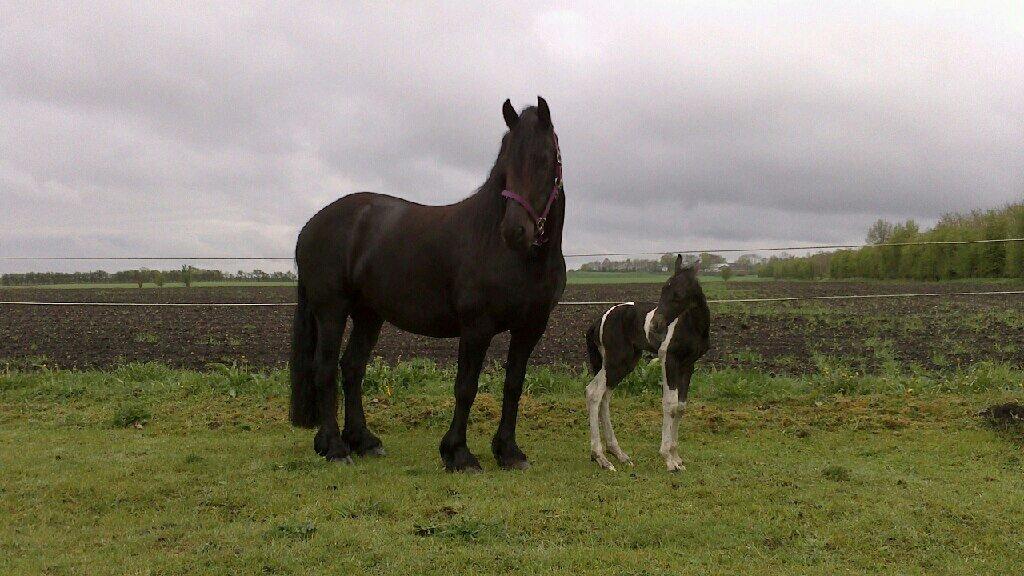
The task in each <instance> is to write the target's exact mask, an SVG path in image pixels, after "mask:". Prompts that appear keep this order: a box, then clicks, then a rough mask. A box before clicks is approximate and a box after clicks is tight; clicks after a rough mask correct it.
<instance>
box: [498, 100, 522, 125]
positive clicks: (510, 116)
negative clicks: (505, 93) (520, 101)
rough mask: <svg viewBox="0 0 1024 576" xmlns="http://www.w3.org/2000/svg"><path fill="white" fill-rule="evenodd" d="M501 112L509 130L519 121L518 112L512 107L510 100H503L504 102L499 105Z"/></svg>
mask: <svg viewBox="0 0 1024 576" xmlns="http://www.w3.org/2000/svg"><path fill="white" fill-rule="evenodd" d="M501 114H502V116H504V117H505V125H506V126H508V129H509V130H511V129H513V128H515V127H516V124H518V123H519V114H517V113H516V109H515V108H513V107H512V101H511V100H505V104H504V105H503V106H502V107H501Z"/></svg>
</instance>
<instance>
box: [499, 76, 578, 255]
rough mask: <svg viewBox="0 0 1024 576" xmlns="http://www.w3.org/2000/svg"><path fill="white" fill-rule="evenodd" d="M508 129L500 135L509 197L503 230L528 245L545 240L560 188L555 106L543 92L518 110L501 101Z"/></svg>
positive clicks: (511, 242)
mask: <svg viewBox="0 0 1024 576" xmlns="http://www.w3.org/2000/svg"><path fill="white" fill-rule="evenodd" d="M502 113H503V114H504V116H505V124H507V125H508V133H507V134H505V137H504V138H503V139H502V143H501V153H500V155H499V159H498V161H499V163H501V165H502V167H503V168H504V170H503V171H504V174H505V183H504V184H505V189H504V191H503V192H502V195H503V196H504V197H505V198H507V199H508V200H506V202H505V213H504V215H503V216H502V219H501V236H502V238H503V239H504V240H505V244H507V245H508V247H509V248H512V249H513V250H521V251H525V250H528V249H529V248H530V247H531V246H533V245H534V244H542V243H544V242H546V241H547V237H546V233H547V232H548V231H547V230H546V229H545V226H546V225H547V219H548V215H549V213H550V211H551V210H552V207H553V205H554V203H555V200H556V199H557V195H558V194H559V193H560V187H561V177H562V174H561V157H560V155H559V151H558V137H557V136H556V135H555V129H554V127H553V126H552V124H551V111H550V110H548V103H547V102H545V101H544V99H543V98H541V97H539V96H538V97H537V106H530V107H529V108H527V109H525V110H523V112H522V114H517V113H516V110H515V108H513V107H512V103H511V102H510V101H508V100H505V105H504V106H503V107H502Z"/></svg>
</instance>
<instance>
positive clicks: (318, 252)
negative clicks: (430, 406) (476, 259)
mask: <svg viewBox="0 0 1024 576" xmlns="http://www.w3.org/2000/svg"><path fill="white" fill-rule="evenodd" d="M449 210H450V207H448V206H426V205H423V204H417V203H415V202H409V201H407V200H403V199H401V198H396V197H394V196H388V195H386V194H375V193H370V192H360V193H356V194H351V195H348V196H344V197H342V198H339V199H338V200H336V201H334V202H332V203H331V204H329V205H328V206H326V207H325V208H324V209H322V210H321V211H320V212H318V213H317V214H316V215H315V216H313V218H311V219H310V221H309V222H308V223H307V224H306V226H305V227H304V228H303V230H302V232H300V234H299V241H298V244H297V245H296V263H297V265H298V268H299V280H300V282H302V283H303V284H304V285H306V286H307V288H311V289H312V290H313V291H314V294H313V295H312V298H314V299H320V300H332V299H334V298H336V297H338V296H339V295H340V296H343V297H344V298H345V299H346V301H348V302H349V303H350V304H352V305H354V306H359V307H363V308H368V309H372V310H374V311H375V312H376V313H377V314H378V315H380V316H381V317H383V318H384V319H385V320H387V321H389V322H391V323H392V324H395V325H397V326H399V327H401V328H404V329H406V330H409V331H412V332H416V333H420V334H426V335H431V336H451V335H454V330H455V325H454V323H453V319H452V318H451V315H452V312H451V311H452V308H453V306H452V302H451V301H450V297H449V294H448V293H447V287H448V286H449V285H450V284H451V282H450V277H451V274H452V271H451V268H452V266H451V263H450V262H448V259H449V254H451V253H452V250H451V247H450V246H447V245H446V242H449V243H450V242H452V241H453V240H452V236H453V235H451V234H445V233H444V231H445V230H446V229H447V227H449V225H448V222H447V221H448V220H450V219H449V218H448V217H447V216H448V212H449Z"/></svg>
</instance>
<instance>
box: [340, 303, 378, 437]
mask: <svg viewBox="0 0 1024 576" xmlns="http://www.w3.org/2000/svg"><path fill="white" fill-rule="evenodd" d="M383 323H384V321H383V320H382V319H381V318H380V316H377V315H376V314H374V313H372V312H367V311H364V312H355V313H353V314H352V333H351V334H350V335H349V337H348V344H347V345H346V346H345V353H344V354H342V356H341V381H342V383H343V385H344V387H345V429H344V430H342V432H341V437H342V438H343V439H344V440H345V442H347V443H348V445H349V446H350V447H351V448H352V450H355V452H356V454H359V455H360V456H383V455H384V447H383V446H382V445H381V441H380V438H377V436H375V435H374V434H373V432H370V429H369V428H367V427H366V414H365V413H364V412H363V377H365V376H366V363H367V362H368V361H369V360H370V354H372V353H373V347H374V346H375V345H376V344H377V337H378V336H379V335H380V327H381V324H383Z"/></svg>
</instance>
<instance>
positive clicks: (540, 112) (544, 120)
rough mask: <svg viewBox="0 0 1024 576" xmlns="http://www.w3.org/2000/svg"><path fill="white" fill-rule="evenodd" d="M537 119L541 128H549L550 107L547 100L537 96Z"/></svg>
mask: <svg viewBox="0 0 1024 576" xmlns="http://www.w3.org/2000/svg"><path fill="white" fill-rule="evenodd" d="M537 119H538V122H539V123H540V127H541V128H551V109H550V108H548V101H547V100H545V99H543V98H541V97H540V96H537Z"/></svg>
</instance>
